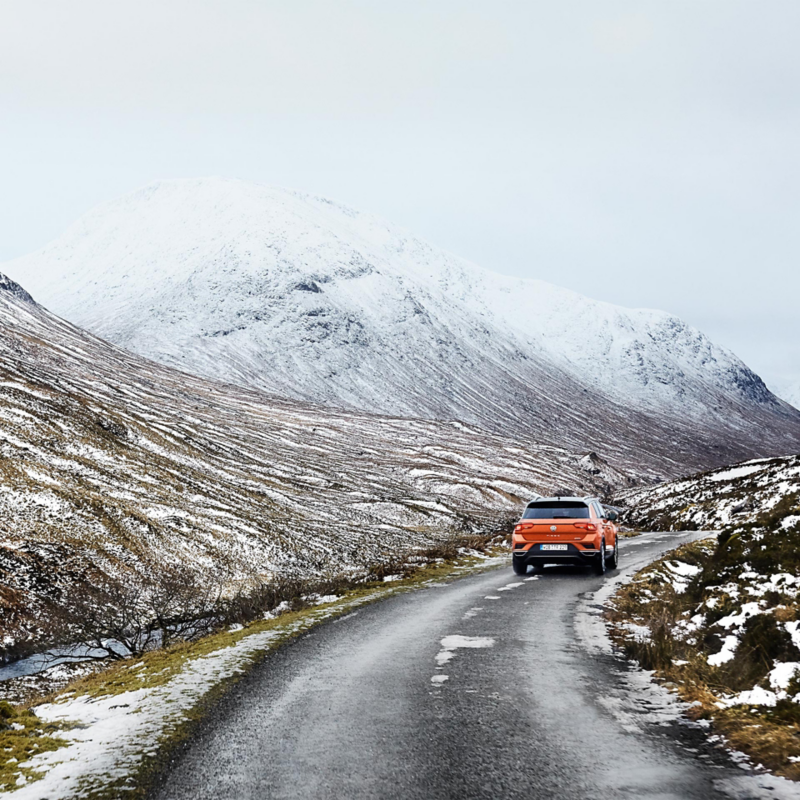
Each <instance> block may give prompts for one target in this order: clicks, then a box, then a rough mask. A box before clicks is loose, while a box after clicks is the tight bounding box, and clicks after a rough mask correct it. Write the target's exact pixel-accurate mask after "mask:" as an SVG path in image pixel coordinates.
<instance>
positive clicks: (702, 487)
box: [614, 455, 800, 530]
mask: <svg viewBox="0 0 800 800" xmlns="http://www.w3.org/2000/svg"><path fill="white" fill-rule="evenodd" d="M792 498H795V500H796V499H797V498H800V455H797V456H787V457H785V458H763V459H756V460H754V461H747V462H744V463H741V464H734V465H733V466H728V467H722V468H720V469H715V470H710V471H708V472H703V473H700V474H698V475H690V476H689V477H687V478H681V479H679V480H676V481H670V482H668V483H664V484H661V485H659V486H649V487H642V488H638V489H631V490H627V491H622V492H620V493H619V494H618V495H617V496H616V497H615V499H614V502H615V503H617V504H618V505H620V506H622V507H624V508H625V509H626V513H625V521H626V523H627V524H628V525H633V526H636V527H639V528H641V529H643V530H719V529H721V528H726V527H728V526H730V525H744V524H749V523H753V522H755V521H756V520H758V519H761V518H767V517H771V516H772V515H774V514H775V511H776V509H780V508H782V507H783V506H784V505H785V504H786V503H787V502H788V503H791V502H792Z"/></svg>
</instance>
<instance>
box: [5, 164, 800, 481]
mask: <svg viewBox="0 0 800 800" xmlns="http://www.w3.org/2000/svg"><path fill="white" fill-rule="evenodd" d="M2 269H4V270H8V271H9V272H11V274H12V276H13V277H15V278H17V279H19V280H20V281H22V282H23V283H25V284H26V285H28V279H30V281H31V283H30V286H31V288H32V289H33V291H34V294H36V295H37V298H38V299H40V300H41V301H42V302H44V304H45V305H46V306H48V307H49V308H51V309H52V310H54V311H55V312H56V313H58V314H60V315H62V316H64V317H66V318H67V319H70V320H71V321H73V322H75V323H76V324H78V325H80V326H82V327H85V328H88V329H89V330H92V331H93V332H95V333H97V334H98V335H100V336H103V337H104V338H107V339H109V340H111V341H113V342H114V343H116V344H118V345H120V346H123V347H126V348H128V349H130V350H132V351H134V352H137V353H140V354H142V355H145V356H146V357H148V358H153V359H154V360H157V361H160V362H162V363H165V364H168V365H171V366H175V367H178V368H180V369H184V370H186V371H189V372H193V373H196V374H199V375H203V376H205V377H208V378H211V379H214V380H222V381H225V382H229V383H233V384H238V385H243V386H252V387H255V388H258V389H261V390H264V391H268V392H270V393H273V394H277V395H281V396H287V397H294V398H296V399H300V400H306V401H310V402H315V403H323V404H326V405H329V406H332V407H339V408H344V409H349V410H351V411H354V410H366V411H369V412H373V413H380V414H388V415H391V416H409V417H424V418H429V419H458V420H461V421H464V422H466V423H468V424H472V425H478V426H479V427H482V428H483V429H485V430H490V431H494V432H495V433H501V434H507V435H512V436H515V437H518V438H519V439H520V440H521V441H525V440H531V441H540V442H547V443H549V444H551V445H563V446H565V447H568V448H571V449H579V450H586V451H588V450H597V451H599V452H601V454H602V455H603V456H604V457H608V458H610V459H611V460H612V461H614V463H616V464H617V465H623V464H625V463H627V462H633V463H634V464H635V465H636V466H637V467H638V468H640V469H642V470H643V471H644V472H645V473H646V474H648V475H650V476H651V477H656V476H660V475H664V474H666V475H677V474H681V473H682V472H686V471H687V470H689V469H692V468H700V467H709V466H715V465H717V464H722V463H727V462H730V461H734V460H741V459H742V458H745V457H749V456H754V455H763V454H779V453H784V452H791V451H793V450H794V449H796V448H797V447H798V446H800V413H798V412H797V411H796V410H795V409H792V408H791V407H790V406H788V405H786V404H784V403H782V402H781V401H780V400H778V399H777V398H776V397H775V396H774V395H772V394H771V393H770V392H769V390H768V389H767V388H766V387H765V386H764V384H763V381H761V379H760V378H759V377H758V376H757V375H755V374H754V373H753V372H752V371H751V370H749V369H748V368H747V367H746V366H745V365H744V364H743V363H742V362H741V361H740V360H739V359H738V358H736V357H735V356H734V355H733V354H731V353H729V352H728V351H726V350H725V349H724V348H720V347H718V346H716V345H714V344H713V343H712V342H711V341H710V340H709V339H708V338H707V337H706V336H705V335H704V334H702V333H701V332H700V331H697V330H696V329H694V328H692V327H691V326H689V325H687V324H686V323H685V322H683V321H682V320H679V319H678V318H677V317H674V316H672V315H670V314H667V313H666V312H659V311H649V310H642V309H633V310H630V309H623V308H620V307H617V306H613V305H612V304H609V303H602V302H598V301H594V300H590V299H589V298H584V297H582V296H580V295H578V294H576V293H574V292H571V291H569V290H566V289H561V288H559V287H555V286H552V285H550V284H547V283H545V282H543V281H538V280H523V279H517V278H508V277H505V276H501V275H497V274H494V273H491V272H488V271H487V270H484V269H483V268H481V267H478V266H477V265H474V264H470V263H469V262H467V261H464V260H463V259H460V258H458V257H456V256H454V255H452V254H450V253H447V252H445V251H442V250H439V249H438V248H436V247H434V246H433V245H430V244H428V243H427V242H424V241H423V240H421V239H418V238H417V237H415V236H413V235H412V234H410V233H408V232H407V231H404V230H402V229H400V228H397V227H396V226H393V225H391V224H390V223H387V222H385V221H383V220H381V219H380V218H378V217H376V216H375V215H371V214H365V213H363V212H359V211H355V210H353V209H350V208H348V207H347V206H343V205H342V204H339V203H336V202H333V201H330V200H327V199H325V198H317V197H315V196H313V195H309V194H305V193H301V192H294V191H292V190H285V189H271V188H269V187H262V186H258V185H255V184H248V183H245V182H241V181H233V180H229V179H192V180H177V181H166V182H158V183H155V184H151V185H149V186H147V187H145V188H143V189H141V190H138V191H136V192H133V193H130V194H128V195H126V196H124V197H122V198H120V199H118V200H117V201H114V202H112V203H109V204H106V205H105V206H101V207H99V208H97V209H95V210H94V211H92V212H89V214H87V215H85V216H84V217H83V218H81V219H80V220H79V221H77V222H76V223H75V224H74V225H73V226H71V227H70V229H69V230H68V231H67V232H66V233H65V234H64V236H63V237H61V238H60V239H59V240H57V241H56V242H54V243H52V244H51V245H48V246H47V247H45V248H43V249H42V250H41V251H38V252H37V253H34V254H31V255H30V256H26V257H23V258H21V259H16V260H14V261H12V262H8V263H7V264H6V265H3V266H2Z"/></svg>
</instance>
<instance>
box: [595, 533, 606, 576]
mask: <svg viewBox="0 0 800 800" xmlns="http://www.w3.org/2000/svg"><path fill="white" fill-rule="evenodd" d="M595 559H596V560H595V562H594V569H595V572H596V573H597V574H598V575H604V574H605V571H606V540H605V539H603V541H602V542H601V543H600V552H599V553H598V554H597V556H595Z"/></svg>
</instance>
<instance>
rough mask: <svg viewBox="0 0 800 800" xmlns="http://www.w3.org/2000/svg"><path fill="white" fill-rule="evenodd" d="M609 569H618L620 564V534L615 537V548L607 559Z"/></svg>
mask: <svg viewBox="0 0 800 800" xmlns="http://www.w3.org/2000/svg"><path fill="white" fill-rule="evenodd" d="M606 564H608V568H609V569H616V568H617V567H618V566H619V534H618V535H617V536H615V537H614V549H613V550H612V551H611V556H610V557H609V558H608V559H606Z"/></svg>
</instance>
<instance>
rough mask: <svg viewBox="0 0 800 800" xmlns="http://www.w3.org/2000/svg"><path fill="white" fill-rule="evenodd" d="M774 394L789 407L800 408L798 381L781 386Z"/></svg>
mask: <svg viewBox="0 0 800 800" xmlns="http://www.w3.org/2000/svg"><path fill="white" fill-rule="evenodd" d="M775 394H776V395H778V397H780V398H781V400H783V401H785V402H786V403H788V404H789V405H790V406H794V407H795V408H800V381H795V382H793V383H792V382H788V381H787V382H785V383H783V384H781V385H780V386H779V387H778V390H777V391H776V392H775Z"/></svg>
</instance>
